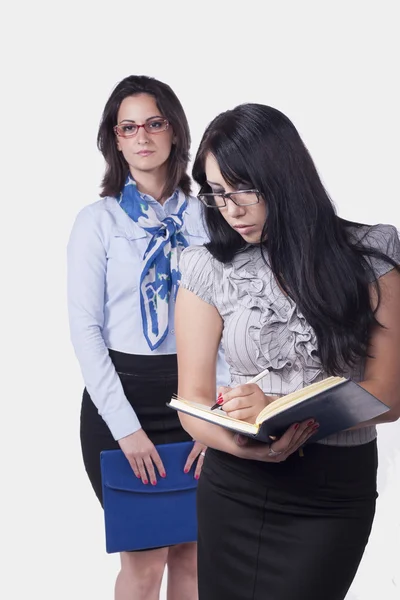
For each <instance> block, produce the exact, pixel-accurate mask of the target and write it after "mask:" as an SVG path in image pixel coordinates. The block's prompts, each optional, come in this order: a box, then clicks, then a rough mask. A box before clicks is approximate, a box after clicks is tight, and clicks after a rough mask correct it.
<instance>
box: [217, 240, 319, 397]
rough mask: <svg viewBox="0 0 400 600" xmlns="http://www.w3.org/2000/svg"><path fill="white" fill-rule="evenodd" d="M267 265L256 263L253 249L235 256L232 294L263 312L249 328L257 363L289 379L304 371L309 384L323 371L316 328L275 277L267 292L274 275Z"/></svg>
mask: <svg viewBox="0 0 400 600" xmlns="http://www.w3.org/2000/svg"><path fill="white" fill-rule="evenodd" d="M265 267H266V268H265V271H264V269H262V268H261V269H260V268H259V267H257V261H255V260H254V259H252V252H251V250H250V251H244V252H241V253H240V254H237V255H236V256H235V258H234V262H233V263H232V267H231V270H230V273H229V274H228V277H229V283H230V284H231V285H232V287H234V288H235V290H236V291H235V293H234V294H233V297H237V301H238V303H239V304H240V305H242V306H244V307H246V308H247V309H253V310H254V309H256V310H257V309H258V310H259V313H260V325H259V326H252V327H250V329H249V337H250V339H251V340H252V342H253V344H254V346H255V351H256V360H257V364H258V366H259V367H260V369H267V368H270V369H271V370H274V371H280V373H279V375H280V376H281V377H282V379H283V380H284V381H286V382H288V383H289V382H291V381H292V380H293V378H294V377H296V375H299V373H300V372H301V378H302V381H303V385H308V384H309V383H311V382H312V381H313V380H314V379H316V378H317V377H318V375H320V374H321V373H322V372H323V368H322V364H321V361H320V359H319V357H318V345H317V338H316V335H315V332H314V330H313V329H312V327H311V326H310V325H309V324H308V323H307V321H306V319H305V318H304V316H303V315H302V314H301V312H300V310H299V309H298V308H297V306H296V304H295V302H294V301H293V300H292V299H291V298H289V297H287V296H285V295H284V294H283V293H282V292H281V291H280V289H279V287H278V285H277V284H276V283H274V282H273V281H272V282H271V283H272V287H273V288H275V289H272V293H271V292H270V293H269V292H268V288H269V285H268V283H269V282H270V281H271V280H270V277H271V275H270V276H268V271H269V267H268V265H265ZM263 271H264V273H265V277H263ZM260 275H261V277H260ZM299 363H300V364H299ZM296 364H297V368H296ZM300 366H301V367H303V368H301V369H300V368H298V367H300Z"/></svg>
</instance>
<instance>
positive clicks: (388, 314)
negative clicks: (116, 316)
mask: <svg viewBox="0 0 400 600" xmlns="http://www.w3.org/2000/svg"><path fill="white" fill-rule="evenodd" d="M193 176H194V179H195V180H196V181H197V183H198V184H199V185H200V187H201V189H200V193H199V196H198V197H199V199H200V201H201V202H202V203H203V205H204V211H205V218H206V223H207V225H208V229H209V232H210V240H211V241H210V242H209V243H208V244H207V245H206V246H205V247H203V248H188V249H186V250H185V251H184V252H183V254H182V258H181V272H182V279H181V283H180V290H179V293H178V298H177V307H176V331H177V349H178V369H179V386H178V387H179V391H178V393H179V395H180V396H182V397H184V398H188V399H190V400H194V401H197V402H201V403H205V404H212V403H213V402H214V400H213V394H212V390H213V388H214V386H215V375H214V373H215V361H216V354H217V349H218V346H219V344H220V341H221V339H222V340H223V345H224V349H225V356H226V359H227V362H228V364H229V366H230V372H231V380H232V384H231V386H230V387H225V388H221V389H220V392H221V394H220V403H221V405H222V407H223V409H224V410H225V411H226V412H227V413H228V415H229V416H231V417H235V418H239V419H243V420H247V421H249V422H254V419H255V416H256V415H257V414H258V413H259V412H260V410H261V409H262V408H263V407H264V406H266V405H267V404H269V403H270V402H273V401H274V398H275V397H276V396H280V395H284V394H288V393H290V392H293V391H295V390H297V389H300V388H302V387H304V386H306V385H308V384H310V383H311V382H316V381H319V380H321V379H324V378H325V377H327V376H328V375H341V376H345V377H350V378H353V379H354V380H355V381H357V382H359V384H360V385H361V386H363V387H364V388H365V389H367V390H368V391H369V392H371V393H372V394H373V395H375V396H376V397H377V398H379V399H380V400H382V401H383V402H384V403H385V404H387V405H388V406H389V407H390V410H389V412H387V413H386V414H384V415H383V416H382V417H379V418H377V419H375V420H374V421H371V422H368V423H361V424H360V425H359V426H357V427H356V428H354V429H353V430H349V431H342V432H339V433H337V434H335V435H331V436H330V437H328V438H325V439H323V440H320V441H318V442H317V443H312V436H313V434H314V433H315V431H316V430H317V428H318V423H316V422H315V421H314V419H310V420H309V421H306V422H303V423H294V424H293V425H292V426H291V427H290V428H289V429H288V430H287V431H286V432H285V433H284V435H282V437H280V438H279V439H277V440H275V441H273V442H272V443H271V444H258V443H257V444H256V443H250V442H249V441H248V439H247V438H244V437H243V436H237V435H234V434H233V433H232V432H229V431H228V430H226V429H222V428H220V427H218V426H217V425H212V424H209V423H207V422H204V421H201V420H199V419H196V418H194V417H190V416H188V415H184V414H181V417H180V418H181V422H182V424H183V426H184V428H185V429H186V430H187V431H188V432H189V433H190V434H191V435H192V436H194V437H195V438H196V439H198V440H201V441H202V442H203V443H204V444H206V445H207V446H208V447H209V449H208V451H207V456H206V460H205V463H204V466H203V470H202V476H201V478H200V482H199V488H198V526H199V538H198V540H199V543H198V553H199V558H198V560H199V562H198V565H199V590H200V600H220V599H221V598H229V600H243V599H244V598H248V599H249V600H250V599H253V600H264V599H265V600H266V599H267V598H268V599H270V600H291V599H294V598H307V600H321V599H323V600H342V599H343V598H344V597H345V595H346V592H347V590H348V588H349V586H350V584H351V582H352V580H353V578H354V576H355V573H356V571H357V568H358V565H359V563H360V560H361V558H362V555H363V552H364V549H365V546H366V544H367V541H368V537H369V534H370V530H371V526H372V522H373V518H374V512H375V501H376V496H377V494H376V471H377V449H376V428H375V425H376V424H377V423H384V422H389V421H395V420H396V419H398V418H399V414H400V273H399V262H400V243H399V237H398V233H397V230H396V229H395V227H393V226H390V225H375V226H367V225H362V224H358V223H351V222H348V221H345V220H343V219H341V218H340V217H338V216H337V214H336V213H335V210H334V207H333V204H332V202H331V200H330V198H329V196H328V194H327V192H326V190H325V189H324V187H323V185H322V183H321V180H320V178H319V176H318V173H317V170H316V168H315V166H314V164H313V161H312V159H311V157H310V155H309V153H308V151H307V149H306V147H305V146H304V144H303V142H302V140H301V138H300V136H299V134H298V132H297V130H296V128H295V127H294V125H293V124H292V123H291V121H290V120H289V119H288V118H287V117H286V116H285V115H283V114H282V113H281V112H280V111H278V110H276V109H274V108H271V107H268V106H263V105H258V104H245V105H241V106H238V107H236V108H235V109H233V110H230V111H227V112H225V113H222V114H221V115H219V116H218V117H216V118H215V119H214V120H213V121H212V123H211V124H210V125H209V127H208V128H207V130H206V132H205V133H204V136H203V139H202V141H201V143H200V147H199V150H198V152H197V156H196V159H195V162H194V167H193ZM264 369H269V372H268V374H267V376H266V377H265V378H264V379H263V380H262V383H261V387H262V389H261V387H259V386H258V385H256V384H247V383H246V381H248V380H249V379H250V378H252V377H253V376H254V375H256V374H257V373H259V372H261V371H263V370H264ZM305 442H308V443H307V444H306V445H305Z"/></svg>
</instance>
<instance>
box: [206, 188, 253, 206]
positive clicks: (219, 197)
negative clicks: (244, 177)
mask: <svg viewBox="0 0 400 600" xmlns="http://www.w3.org/2000/svg"><path fill="white" fill-rule="evenodd" d="M197 198H198V199H199V200H200V202H202V203H203V204H204V205H205V206H207V208H224V206H226V199H227V198H229V200H232V202H233V203H234V204H236V206H251V205H252V204H258V203H259V202H260V198H261V194H260V192H259V191H258V190H255V189H253V190H240V191H239V192H220V193H212V192H210V193H208V192H205V193H204V192H202V191H201V190H200V193H199V194H198V195H197Z"/></svg>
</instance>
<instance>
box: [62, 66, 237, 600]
mask: <svg viewBox="0 0 400 600" xmlns="http://www.w3.org/2000/svg"><path fill="white" fill-rule="evenodd" d="M98 147H99V149H100V151H101V152H102V154H103V156H104V159H105V163H106V171H105V175H104V179H103V185H102V191H101V199H100V200H99V201H98V202H95V203H94V204H90V205H88V206H86V207H85V208H83V210H81V211H80V213H79V214H78V216H77V218H76V221H75V224H74V226H73V229H72V233H71V236H70V240H69V244H68V303H69V316H70V328H71V338H72V342H73V345H74V349H75V352H76V355H77V358H78V360H79V364H80V367H81V370H82V374H83V378H84V382H85V386H86V387H85V390H84V394H83V400H82V409H81V443H82V453H83V460H84V464H85V468H86V471H87V474H88V476H89V479H90V482H91V484H92V486H93V489H94V491H95V493H96V495H97V497H98V499H99V501H100V502H101V503H102V484H101V472H100V452H101V451H102V450H112V449H119V448H121V449H122V451H123V452H124V454H125V456H126V458H127V459H128V461H129V463H130V465H131V467H132V470H133V472H134V473H135V475H136V476H137V477H139V478H141V480H142V482H143V485H157V478H159V477H165V476H166V477H168V473H166V472H165V468H164V465H163V463H162V460H161V458H160V455H159V453H158V452H157V449H156V447H155V445H156V444H165V443H173V442H177V443H178V442H184V441H188V440H191V439H192V438H191V436H189V435H188V434H187V433H186V432H185V431H184V430H183V429H182V427H181V425H180V422H179V419H178V417H177V416H176V415H175V414H173V411H171V410H169V409H168V408H167V406H166V404H167V402H168V401H169V400H170V398H171V396H172V394H174V393H176V391H177V361H176V348H175V331H174V309H175V294H176V290H177V284H178V282H179V277H180V273H179V258H180V254H181V251H182V249H183V248H184V247H186V246H189V245H191V244H203V243H204V242H205V241H207V235H206V231H205V229H204V227H203V225H202V220H201V215H200V210H199V203H198V201H197V200H196V199H195V198H193V197H192V196H191V195H190V192H191V190H190V179H189V176H188V174H187V172H186V170H187V166H188V160H189V147H190V133H189V127H188V123H187V120H186V116H185V113H184V110H183V108H182V105H181V103H180V101H179V100H178V98H177V96H176V95H175V93H174V92H173V91H172V89H171V88H170V87H169V86H168V85H166V84H165V83H163V82H161V81H158V80H156V79H154V78H151V77H146V76H134V75H132V76H130V77H126V78H125V79H123V80H122V81H121V82H120V83H119V84H118V85H117V86H116V87H115V89H114V90H113V92H112V93H111V95H110V97H109V99H108V101H107V103H106V105H105V108H104V112H103V116H102V120H101V124H100V128H99V132H98ZM219 374H220V376H221V377H223V374H224V362H223V360H222V358H221V361H220V370H219ZM224 382H225V383H226V381H224ZM204 453H205V446H204V445H202V444H200V443H197V442H196V443H194V445H193V448H192V450H191V452H190V454H189V456H188V458H187V462H186V465H185V469H186V472H189V469H190V467H191V466H192V464H193V463H195V471H194V475H195V477H196V478H198V477H199V475H200V471H201V467H202V463H203V458H204ZM192 476H193V475H192V473H190V474H188V477H192ZM166 564H167V565H168V598H169V600H178V599H179V600H183V599H187V600H193V599H195V598H196V597H197V579H196V544H194V543H192V544H180V545H176V546H172V547H170V548H156V549H148V550H144V551H140V552H123V553H121V571H120V573H119V575H118V578H117V582H116V587H115V598H116V600H131V599H132V598H135V599H137V600H156V599H157V598H158V597H159V592H160V586H161V581H162V576H163V572H164V568H165V565H166Z"/></svg>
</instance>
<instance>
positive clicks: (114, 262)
mask: <svg viewBox="0 0 400 600" xmlns="http://www.w3.org/2000/svg"><path fill="white" fill-rule="evenodd" d="M145 198H146V200H147V201H148V202H149V203H150V204H151V205H152V207H153V208H154V210H155V212H156V214H157V216H158V218H159V219H160V220H162V219H164V218H165V217H167V216H169V215H171V214H173V213H174V212H175V210H176V205H177V194H173V195H172V196H171V197H170V198H169V199H168V200H167V201H166V202H165V203H164V205H161V204H160V203H159V202H157V201H156V200H154V199H153V198H151V197H150V196H145ZM183 234H184V235H185V238H186V240H187V242H188V243H189V245H200V246H201V245H203V244H204V243H205V242H206V241H207V240H208V236H207V233H206V230H205V228H204V225H203V220H202V214H201V209H200V205H199V202H198V200H197V199H196V198H193V197H190V198H189V206H188V208H187V210H186V212H185V216H184V228H183ZM150 237H151V236H150V235H149V234H148V233H146V232H145V231H144V230H143V229H142V228H141V227H139V226H138V225H137V224H136V223H135V222H134V221H132V220H131V219H130V218H129V217H128V215H127V214H126V213H125V212H124V211H123V210H122V209H121V207H120V206H119V204H118V202H117V201H116V200H115V199H114V198H111V197H107V198H103V199H101V200H99V201H97V202H95V203H94V204H90V205H88V206H86V207H85V208H83V209H82V210H81V211H80V212H79V214H78V216H77V218H76V220H75V223H74V225H73V228H72V232H71V235H70V239H69V242H68V248H67V261H68V312H69V322H70V332H71V340H72V344H73V347H74V350H75V354H76V356H77V358H78V361H79V365H80V368H81V371H82V375H83V379H84V382H85V386H86V388H87V390H88V392H89V394H90V397H91V398H92V400H93V402H94V404H95V405H96V407H97V409H98V411H99V414H100V415H101V416H102V418H103V419H104V421H105V422H106V423H107V425H108V427H109V429H110V431H111V433H112V435H113V437H114V438H115V439H116V440H118V439H121V438H122V437H125V436H127V435H129V434H131V433H134V432H135V431H137V430H138V429H140V423H139V420H138V418H137V416H136V414H135V411H134V409H133V408H132V407H131V405H130V403H129V402H128V400H127V398H126V397H125V394H124V391H123V388H122V385H121V382H120V379H119V377H118V374H117V373H116V370H115V368H114V365H113V363H112V361H111V359H110V357H109V354H108V349H109V348H110V349H112V350H117V351H119V352H126V353H129V354H146V355H148V354H175V352H176V344H175V331H174V308H175V306H174V302H173V301H171V303H170V315H169V334H168V336H167V338H166V339H165V340H164V342H163V343H162V344H161V346H160V347H159V348H157V349H156V350H154V351H151V350H150V349H149V347H148V345H147V342H146V339H145V337H144V335H143V331H142V319H141V313H140V303H139V281H140V274H141V266H142V257H143V254H144V252H145V251H146V248H147V245H148V243H149V240H150ZM228 382H229V374H228V367H227V365H226V363H225V360H224V358H223V353H222V351H220V354H219V357H218V365H217V384H218V385H227V383H228Z"/></svg>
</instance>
